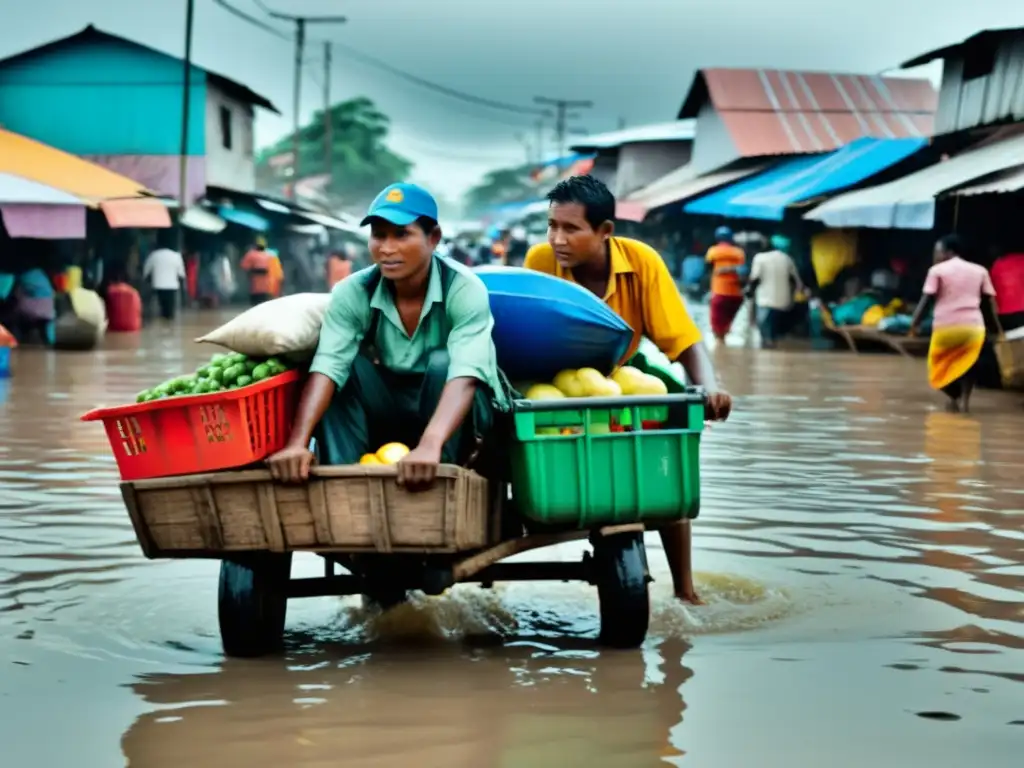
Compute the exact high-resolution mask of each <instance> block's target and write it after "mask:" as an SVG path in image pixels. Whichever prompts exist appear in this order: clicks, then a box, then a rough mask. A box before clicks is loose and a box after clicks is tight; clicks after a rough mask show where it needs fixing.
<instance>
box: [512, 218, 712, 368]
mask: <svg viewBox="0 0 1024 768" xmlns="http://www.w3.org/2000/svg"><path fill="white" fill-rule="evenodd" d="M609 250H610V253H611V274H610V275H609V276H608V289H607V290H606V291H605V294H604V297H603V298H604V302H605V304H607V305H608V306H609V307H610V308H611V309H612V310H613V311H614V312H615V314H617V315H618V316H619V317H621V318H622V319H623V320H625V321H626V322H627V323H628V324H629V327H630V328H632V329H633V343H632V344H630V345H629V352H628V353H627V354H626V357H625V358H623V359H624V360H628V359H629V358H630V357H632V356H633V353H634V352H636V349H637V347H638V346H639V345H640V339H641V338H643V337H644V336H646V337H647V338H649V339H650V340H651V341H653V342H654V343H655V344H656V345H657V347H658V349H660V350H661V351H662V352H664V353H665V355H666V356H667V357H668V359H669V360H676V359H677V358H678V357H679V355H681V354H682V353H683V352H685V351H686V350H687V349H689V348H690V347H692V346H693V345H694V344H696V343H697V342H698V341H700V340H701V334H700V331H699V330H698V329H697V326H696V324H695V323H694V322H693V318H691V317H690V313H689V312H688V311H687V309H686V304H685V303H683V297H682V296H680V295H679V289H678V288H677V287H676V283H675V280H673V279H672V275H671V274H670V273H669V271H668V267H666V266H665V262H664V260H663V259H662V258H661V256H660V255H659V254H658V252H657V251H655V250H654V249H653V248H651V247H650V246H649V245H646V244H645V243H641V242H640V241H639V240H631V239H629V238H626V237H613V238H611V240H609ZM524 266H525V267H526V268H527V269H533V270H536V271H537V272H545V273H547V274H549V275H554V276H555V277H561V278H562V279H564V280H569V281H570V282H576V281H575V279H574V278H573V276H572V270H569V269H563V268H562V266H561V265H560V264H559V263H558V261H557V260H556V259H555V252H554V249H552V247H551V246H550V245H549V244H548V243H540V244H538V245H535V246H533V247H532V248H531V249H530V252H529V253H527V254H526V263H525V264H524Z"/></svg>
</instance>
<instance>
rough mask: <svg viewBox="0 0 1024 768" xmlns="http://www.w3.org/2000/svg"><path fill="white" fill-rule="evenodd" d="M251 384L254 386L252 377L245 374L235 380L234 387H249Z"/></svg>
mask: <svg viewBox="0 0 1024 768" xmlns="http://www.w3.org/2000/svg"><path fill="white" fill-rule="evenodd" d="M250 384H252V376H250V375H249V374H247V373H243V374H242V375H241V376H239V377H238V378H237V379H235V384H234V386H235V387H248V386H249V385H250Z"/></svg>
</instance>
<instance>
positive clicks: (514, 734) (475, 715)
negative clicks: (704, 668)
mask: <svg viewBox="0 0 1024 768" xmlns="http://www.w3.org/2000/svg"><path fill="white" fill-rule="evenodd" d="M687 649H688V646H687V645H686V644H684V643H681V642H678V641H676V642H672V643H666V644H664V646H661V647H651V648H648V649H646V650H645V651H644V652H639V651H631V652H622V653H607V652H599V651H597V650H595V649H594V648H593V647H592V645H591V644H572V643H568V644H566V643H561V644H559V645H557V646H556V645H552V644H550V643H549V642H548V641H546V640H543V639H539V638H538V639H533V640H527V639H520V640H519V641H517V642H516V643H514V644H511V645H508V646H506V647H505V648H503V649H501V650H500V651H494V650H473V649H467V648H460V647H458V646H455V647H448V648H440V649H434V650H424V649H423V648H414V647H410V648H408V649H406V650H405V651H400V650H398V649H396V648H394V647H391V648H389V649H386V650H381V649H380V648H379V647H377V646H374V645H368V646H364V647H351V648H345V649H344V650H342V651H338V650H334V651H332V650H331V649H328V648H323V647H321V648H319V649H318V650H316V651H315V652H309V653H304V654H302V655H299V656H292V657H289V658H287V659H285V660H279V661H268V662H258V663H252V662H239V661H227V662H224V663H222V664H221V665H220V666H219V667H218V668H216V669H215V670H212V671H210V672H209V673H204V674H197V675H185V676H174V675H161V674H154V675H147V676H145V677H144V678H142V679H141V680H139V681H138V682H137V683H135V684H134V686H133V689H134V690H135V691H136V693H137V694H139V695H140V696H142V697H143V698H144V699H145V700H146V701H147V702H148V703H149V704H150V705H151V706H152V711H151V712H149V713H147V714H146V715H144V716H142V717H140V718H139V719H138V720H137V721H136V722H135V723H134V724H133V725H132V726H131V728H130V729H129V730H128V732H127V733H126V734H125V736H124V739H123V742H122V745H123V748H124V752H125V755H126V756H127V757H128V760H129V761H130V763H131V764H132V765H135V764H139V765H145V766H147V767H149V768H161V766H181V765H218V764H226V763H230V762H235V761H244V762H245V763H246V764H250V765H320V764H323V765H328V764H333V763H332V761H337V760H341V759H343V760H344V764H345V765H346V766H356V767H358V768H364V767H365V768H369V767H370V766H393V765H400V764H403V763H404V762H405V761H406V760H408V759H409V756H410V755H415V756H416V758H415V759H416V763H417V764H418V765H430V766H435V765H436V766H450V767H451V768H482V767H484V766H495V767H499V766H555V765H562V764H565V760H566V756H568V755H571V756H572V759H573V761H576V760H578V761H579V764H586V765H594V766H608V768H612V767H613V766H622V765H652V764H656V762H657V761H658V759H659V758H660V757H664V756H680V755H682V754H684V753H683V751H682V750H680V749H679V748H678V747H677V746H675V745H673V743H672V729H673V727H674V726H676V725H677V724H678V722H679V721H680V719H681V713H682V710H683V708H684V705H683V703H682V701H681V698H680V688H681V686H682V685H683V683H684V682H686V680H687V679H688V678H689V677H690V676H691V675H692V672H691V671H690V670H689V669H687V668H686V667H685V666H683V664H681V663H678V660H679V659H680V658H682V657H683V654H684V653H685V651H686V650H687ZM666 659H671V660H672V662H673V663H665V662H666ZM612 701H614V702H615V706H609V702H612ZM255 734H258V737H256V738H254V735H255Z"/></svg>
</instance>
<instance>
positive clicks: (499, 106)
mask: <svg viewBox="0 0 1024 768" xmlns="http://www.w3.org/2000/svg"><path fill="white" fill-rule="evenodd" d="M214 2H215V3H217V5H219V6H220V7H222V8H224V9H225V10H227V11H230V12H231V13H232V14H234V15H235V16H236V17H238V18H240V19H243V20H244V21H247V22H248V23H250V24H253V25H254V26H257V27H259V28H260V29H262V30H264V31H265V32H268V33H269V34H272V35H274V36H275V37H278V38H280V39H282V40H291V39H292V38H291V36H290V35H288V34H287V33H284V32H283V31H282V30H280V29H278V28H276V27H274V26H272V25H271V24H268V23H266V22H264V21H262V20H260V19H258V18H256V17H254V16H251V15H250V14H248V13H246V12H245V11H242V10H240V9H238V8H236V7H234V6H233V5H231V4H229V3H228V2H227V1H226V0H214ZM253 2H254V3H255V4H256V6H257V7H258V8H260V9H261V10H262V11H263V12H264V13H266V14H268V15H274V12H273V11H271V10H270V9H269V8H268V7H267V5H266V3H264V2H263V0H253ZM334 47H335V49H336V50H338V51H340V52H342V53H344V54H345V55H346V56H348V57H349V58H351V59H353V60H355V61H358V62H360V63H362V64H364V65H366V66H369V67H373V68H375V69H379V70H381V71H384V72H387V73H389V74H391V75H394V76H395V77H398V78H400V79H402V80H405V81H407V82H410V83H413V84H415V85H418V86H420V87H422V88H426V89H427V90H431V91H434V92H435V93H440V94H442V95H445V96H448V97H449V98H453V99H457V100H460V101H464V102H466V103H468V104H474V105H475V106H478V107H486V108H488V109H494V110H498V111H503V112H510V113H512V114H518V115H526V116H531V117H536V116H540V117H551V112H550V111H548V110H545V109H540V108H538V107H529V106H524V105H520V104H512V103H509V102H504V101H498V100H496V99H488V98H485V97H483V96H477V95H475V94H472V93H467V92H465V91H461V90H459V89H457V88H451V87H449V86H446V85H442V84H440V83H435V82H433V81H432V80H427V79H426V78H423V77H420V76H419V75H414V74H413V73H411V72H407V71H405V70H403V69H400V68H398V67H395V66H392V65H391V64H388V63H387V62H386V61H382V60H381V59H378V58H376V57H374V56H371V55H369V54H367V53H363V52H362V51H360V50H357V49H355V48H352V47H351V46H348V45H344V44H342V43H337V42H335V43H334ZM481 117H482V116H481ZM506 124H507V123H506ZM517 125H518V124H517Z"/></svg>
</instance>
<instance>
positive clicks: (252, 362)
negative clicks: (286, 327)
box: [135, 352, 290, 403]
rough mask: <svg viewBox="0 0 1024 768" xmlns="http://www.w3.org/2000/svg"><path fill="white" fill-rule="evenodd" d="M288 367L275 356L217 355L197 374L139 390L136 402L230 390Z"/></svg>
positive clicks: (268, 376)
mask: <svg viewBox="0 0 1024 768" xmlns="http://www.w3.org/2000/svg"><path fill="white" fill-rule="evenodd" d="M288 370H290V368H289V366H288V365H287V364H286V363H285V362H284V361H282V360H280V359H279V358H276V357H268V358H251V357H248V356H246V355H243V354H241V353H240V352H235V353H233V354H217V355H214V356H213V357H212V358H210V362H208V363H207V364H206V365H203V366H202V367H200V368H199V369H198V370H197V371H196V372H195V373H192V374H189V375H187V376H178V377H176V378H173V379H169V380H168V381H165V382H163V383H161V384H157V385H156V386H155V387H153V388H151V389H147V390H144V391H143V392H140V393H139V394H138V396H137V397H136V398H135V402H137V403H149V402H152V401H153V400H161V399H163V398H166V397H182V396H185V395H209V394H212V393H214V392H225V391H227V390H229V389H240V388H241V387H248V386H249V385H251V384H256V383H257V382H260V381H264V380H266V379H269V378H271V377H272V376H277V375H279V374H282V373H285V372H286V371H288Z"/></svg>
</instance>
